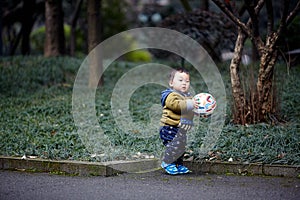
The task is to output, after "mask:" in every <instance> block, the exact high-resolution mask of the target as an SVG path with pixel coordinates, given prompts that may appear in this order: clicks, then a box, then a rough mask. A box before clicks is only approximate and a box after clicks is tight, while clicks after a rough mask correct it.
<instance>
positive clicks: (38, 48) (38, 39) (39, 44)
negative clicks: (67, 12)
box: [30, 24, 84, 54]
mask: <svg viewBox="0 0 300 200" xmlns="http://www.w3.org/2000/svg"><path fill="white" fill-rule="evenodd" d="M45 32H46V30H45V26H41V27H39V28H36V29H35V30H33V31H32V33H31V34H30V43H31V47H32V49H33V50H34V52H35V53H36V54H40V53H41V52H43V51H44V43H45ZM64 32H65V38H66V45H67V44H69V41H70V37H71V27H70V26H69V25H67V24H65V25H64ZM76 36H77V37H76V50H78V51H79V50H81V48H82V47H83V46H84V45H83V43H84V40H83V33H82V31H81V30H80V29H78V28H77V30H76Z"/></svg>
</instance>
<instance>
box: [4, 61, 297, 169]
mask: <svg viewBox="0 0 300 200" xmlns="http://www.w3.org/2000/svg"><path fill="white" fill-rule="evenodd" d="M81 62H82V59H77V58H67V57H62V58H51V59H44V58H42V57H7V58H1V60H0V91H1V94H0V97H1V99H0V140H1V144H0V155H6V156H23V155H28V156H38V157H40V158H49V159H57V160H60V159H69V160H85V161H108V160H119V159H137V158H142V157H147V158H148V157H151V156H154V157H158V158H159V157H160V156H161V155H162V152H163V149H164V147H163V145H162V144H161V141H160V139H159V136H158V132H156V130H153V131H152V134H151V135H147V137H143V135H142V132H143V124H144V123H149V119H150V117H149V113H148V112H145V111H148V110H149V108H151V106H152V105H153V104H159V103H160V91H161V90H162V89H164V88H163V87H162V86H158V85H155V84H147V85H144V86H142V87H139V88H138V89H137V90H135V91H134V93H133V95H132V97H131V99H130V102H129V109H130V115H131V117H132V118H133V121H134V122H137V123H138V124H141V125H139V126H137V128H136V129H135V130H130V131H128V129H124V128H122V127H119V126H118V122H117V121H115V119H114V117H113V116H112V112H111V104H110V103H111V102H110V101H111V95H112V90H113V89H114V87H115V84H116V82H117V81H118V80H119V79H120V77H121V76H122V75H123V74H124V73H126V72H127V71H128V70H130V69H132V68H133V67H135V66H136V65H138V64H133V63H124V62H116V63H114V64H113V65H112V66H110V67H109V68H108V69H107V70H106V71H105V74H104V77H105V79H104V82H105V87H103V88H100V89H99V90H97V93H96V111H97V117H98V121H99V124H100V125H101V128H102V129H103V131H104V135H105V136H106V137H107V138H108V139H109V142H110V144H109V145H108V146H105V145H104V146H103V144H102V146H101V148H99V149H101V151H99V152H96V153H95V152H92V151H91V150H89V149H88V148H86V145H85V142H84V139H83V138H82V137H80V136H79V135H78V134H77V127H76V126H75V124H74V121H73V117H72V90H73V88H72V87H73V83H74V80H75V77H76V73H77V70H78V69H79V66H80V64H81ZM225 67H226V66H225V65H224V66H220V71H221V73H222V77H223V80H224V81H225V85H226V88H227V89H228V91H227V95H228V96H229V97H230V85H229V83H230V81H229V77H228V69H227V68H225ZM278 70H279V72H280V74H281V76H280V79H278V80H277V81H278V86H279V87H278V89H279V90H280V91H281V92H282V93H281V95H280V102H281V108H282V110H281V115H282V116H283V117H284V118H285V120H286V121H287V122H286V123H284V124H281V125H277V126H274V125H269V124H256V125H249V126H238V125H234V124H232V123H231V118H230V116H231V114H230V110H229V109H228V112H227V116H228V117H227V119H226V125H225V126H224V128H223V131H222V134H221V136H220V137H219V139H218V141H216V145H215V147H214V148H213V149H211V151H210V152H209V153H208V154H207V156H206V159H209V160H216V159H217V160H223V161H227V160H228V159H229V158H232V159H233V161H235V162H244V163H254V162H260V163H271V164H275V163H276V164H290V165H299V164H300V149H299V146H300V131H299V128H300V123H299V113H300V106H299V99H300V96H299V95H300V93H299V89H298V88H299V86H300V80H299V78H298V74H299V70H300V69H299V66H298V67H294V68H292V69H291V70H290V72H289V75H288V74H287V72H286V70H285V68H284V66H279V67H278ZM192 84H193V86H194V87H195V88H204V89H205V87H206V86H205V85H204V84H203V82H202V79H201V77H200V76H198V75H197V74H195V75H193V77H192ZM229 102H230V101H229ZM229 107H230V105H228V108H229ZM121 114H122V113H121V112H120V115H121ZM209 122H210V121H209V119H202V120H197V123H199V126H198V128H197V129H194V130H193V131H192V132H191V134H190V135H189V142H188V146H187V152H188V154H187V156H188V157H190V158H193V159H194V160H197V159H198V152H197V150H198V148H199V147H200V145H201V144H202V137H203V135H204V134H205V132H206V128H207V126H208V124H209ZM98 142H99V143H98ZM95 144H96V145H101V141H95Z"/></svg>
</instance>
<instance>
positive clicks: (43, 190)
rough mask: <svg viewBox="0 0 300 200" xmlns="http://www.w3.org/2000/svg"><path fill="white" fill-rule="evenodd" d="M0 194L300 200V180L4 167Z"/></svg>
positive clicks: (7, 196)
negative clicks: (81, 174) (29, 170)
mask: <svg viewBox="0 0 300 200" xmlns="http://www.w3.org/2000/svg"><path fill="white" fill-rule="evenodd" d="M0 199H1V200H6V199H9V200H15V199H22V200H26V199H28V200H29V199H30V200H35V199H39V200H42V199H43V200H44V199H45V200H47V199H53V200H59V199H64V200H68V199H72V200H77V199H80V200H81V199H89V200H93V199H106V200H111V199H113V200H115V199H128V200H134V199H140V200H148V199H154V200H165V199H166V200H176V199H180V200H185V199H188V200H193V199H197V200H198V199H199V200H202V199H205V200H211V199H213V200H215V199H220V200H226V199H228V200H235V199H238V200H244V199H245V200H248V199H249V200H254V199H255V200H260V199H263V200H268V199H270V200H277V199H278V200H284V199H286V200H293V199H295V200H296V199H297V200H299V199H300V179H299V178H281V177H259V176H229V175H208V174H203V175H196V174H188V175H180V176H170V175H167V174H164V173H163V172H162V171H160V170H159V171H155V172H149V173H143V174H122V175H118V176H113V177H78V176H75V177H71V176H62V175H53V174H46V173H27V172H17V171H1V170H0Z"/></svg>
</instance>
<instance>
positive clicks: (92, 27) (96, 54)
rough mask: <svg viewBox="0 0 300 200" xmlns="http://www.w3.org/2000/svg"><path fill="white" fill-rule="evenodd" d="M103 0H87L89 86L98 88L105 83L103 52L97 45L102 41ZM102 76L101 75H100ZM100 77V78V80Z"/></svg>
mask: <svg viewBox="0 0 300 200" xmlns="http://www.w3.org/2000/svg"><path fill="white" fill-rule="evenodd" d="M100 9H101V0H89V1H87V11H88V13H87V15H88V17H87V19H88V20H87V21H88V50H89V59H90V77H89V87H90V88H96V87H98V86H101V85H102V84H103V78H102V76H101V75H102V70H103V69H102V59H101V52H100V49H99V48H96V47H97V45H98V44H99V43H100V42H101V17H100ZM100 76H101V77H100ZM99 77H100V80H99Z"/></svg>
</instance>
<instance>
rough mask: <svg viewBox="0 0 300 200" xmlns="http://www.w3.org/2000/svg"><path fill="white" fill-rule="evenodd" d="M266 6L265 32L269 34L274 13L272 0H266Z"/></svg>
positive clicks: (272, 28)
mask: <svg viewBox="0 0 300 200" xmlns="http://www.w3.org/2000/svg"><path fill="white" fill-rule="evenodd" d="M266 8H267V15H268V24H267V34H268V35H269V34H271V33H272V32H273V30H274V13H273V3H272V0H266Z"/></svg>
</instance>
